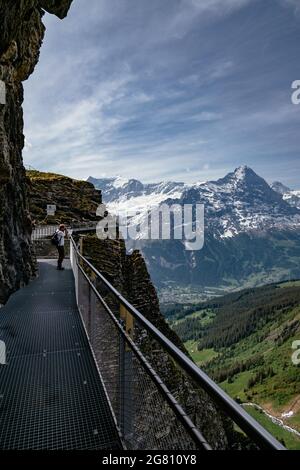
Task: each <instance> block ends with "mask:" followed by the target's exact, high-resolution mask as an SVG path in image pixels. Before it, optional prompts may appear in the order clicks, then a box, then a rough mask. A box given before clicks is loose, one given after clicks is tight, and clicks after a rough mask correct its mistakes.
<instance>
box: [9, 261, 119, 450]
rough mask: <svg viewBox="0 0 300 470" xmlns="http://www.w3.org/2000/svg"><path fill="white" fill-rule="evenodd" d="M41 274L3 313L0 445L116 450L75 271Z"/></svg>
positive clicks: (45, 267) (44, 268)
mask: <svg viewBox="0 0 300 470" xmlns="http://www.w3.org/2000/svg"><path fill="white" fill-rule="evenodd" d="M39 267H40V277H39V278H38V279H37V280H35V281H33V282H32V283H31V284H30V285H29V286H27V287H26V288H24V289H22V290H20V291H18V292H17V293H16V294H15V295H13V296H12V297H11V299H10V300H9V302H8V304H7V305H6V306H5V307H4V308H2V309H1V310H0V340H2V341H4V342H5V344H6V348H7V365H5V366H0V449H2V450H24V449H34V450H39V449H40V450H42V449H46V450H56V449H65V450H76V449H78V450H97V449H99V450H100V449H107V450H110V449H118V448H121V445H120V442H119V438H118V434H117V431H116V428H115V424H114V420H113V418H112V415H111V411H110V407H109V405H108V402H107V398H106V395H105V392H104V389H103V385H102V383H101V380H100V378H99V375H98V372H97V369H96V366H95V362H94V359H93V356H92V353H91V350H90V348H89V343H88V341H87V338H86V335H85V332H84V328H83V326H82V322H81V319H80V314H79V312H78V309H77V307H76V300H75V292H74V283H73V274H72V270H71V269H70V266H69V265H67V269H66V270H65V271H64V272H58V271H56V269H55V263H54V261H44V262H40V263H39Z"/></svg>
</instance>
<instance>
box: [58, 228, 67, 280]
mask: <svg viewBox="0 0 300 470" xmlns="http://www.w3.org/2000/svg"><path fill="white" fill-rule="evenodd" d="M67 236H68V231H67V229H66V227H65V225H64V224H61V225H60V226H59V229H58V230H57V231H56V237H57V243H58V244H57V251H58V261H57V269H58V270H59V271H63V270H64V269H65V268H63V266H62V264H63V261H64V259H65V237H67Z"/></svg>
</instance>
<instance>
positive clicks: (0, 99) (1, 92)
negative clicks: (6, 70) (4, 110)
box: [0, 80, 6, 104]
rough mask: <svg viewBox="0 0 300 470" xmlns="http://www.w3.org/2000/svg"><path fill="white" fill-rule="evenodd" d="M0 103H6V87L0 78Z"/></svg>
mask: <svg viewBox="0 0 300 470" xmlns="http://www.w3.org/2000/svg"><path fill="white" fill-rule="evenodd" d="M0 104H6V87H5V83H4V82H3V81H2V80H0Z"/></svg>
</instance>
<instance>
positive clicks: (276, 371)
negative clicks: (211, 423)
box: [165, 281, 300, 449]
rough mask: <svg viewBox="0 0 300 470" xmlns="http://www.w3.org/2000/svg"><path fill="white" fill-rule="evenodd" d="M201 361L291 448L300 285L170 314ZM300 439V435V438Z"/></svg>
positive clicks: (297, 406)
mask: <svg viewBox="0 0 300 470" xmlns="http://www.w3.org/2000/svg"><path fill="white" fill-rule="evenodd" d="M165 314H166V316H167V317H168V319H169V321H170V323H171V324H172V326H173V328H174V329H175V331H176V332H177V333H178V334H179V336H181V338H182V339H183V340H184V342H185V344H186V346H187V348H188V349H189V351H190V353H191V354H192V356H193V358H194V359H195V361H196V362H197V363H198V365H199V366H200V367H202V368H203V369H204V370H205V371H206V372H207V373H208V374H209V375H210V376H211V377H212V378H214V379H215V380H216V381H217V382H218V383H220V384H221V386H222V387H223V388H224V389H225V390H226V391H227V392H228V393H229V394H230V395H231V396H232V397H234V398H235V399H236V400H237V401H238V402H240V403H242V404H245V403H247V405H245V407H246V409H247V411H249V412H251V414H253V415H254V416H255V417H256V418H257V419H259V420H260V421H261V422H262V423H263V424H264V425H265V426H267V427H269V430H270V431H271V432H273V433H274V434H275V435H276V437H277V438H279V439H281V440H284V442H285V444H286V445H287V446H288V447H289V448H299V449H300V439H299V437H298V436H297V434H295V433H292V432H288V431H287V430H285V429H284V428H283V427H282V426H281V425H280V426H278V425H276V424H274V423H272V422H271V421H270V419H269V418H268V417H267V416H266V415H265V414H264V413H263V411H262V410H260V411H259V410H258V407H256V408H254V407H253V406H250V405H249V404H255V405H259V406H260V407H262V408H263V410H264V411H265V412H266V413H268V414H269V415H271V416H273V417H275V418H277V419H279V420H281V422H282V425H283V426H284V425H285V426H289V427H291V428H293V429H294V430H295V431H298V432H300V366H297V365H295V364H294V363H293V362H292V354H293V352H294V351H293V349H292V345H293V342H294V341H297V340H300V282H299V281H291V282H286V283H281V284H273V285H269V286H266V287H261V288H257V289H248V290H244V291H240V292H237V293H234V294H229V295H227V296H224V297H220V298H217V299H213V300H211V301H209V302H206V303H202V304H199V305H196V306H192V307H186V308H185V309H183V308H182V307H181V310H180V308H179V306H178V305H177V306H173V307H172V309H169V310H168V311H167V312H165ZM299 436H300V434H299Z"/></svg>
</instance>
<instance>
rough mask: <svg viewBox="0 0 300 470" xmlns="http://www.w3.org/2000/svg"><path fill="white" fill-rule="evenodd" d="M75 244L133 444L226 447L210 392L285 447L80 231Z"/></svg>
mask: <svg viewBox="0 0 300 470" xmlns="http://www.w3.org/2000/svg"><path fill="white" fill-rule="evenodd" d="M70 245H71V252H70V257H71V265H72V269H73V272H74V277H75V288H76V298H77V303H78V307H79V310H80V313H81V316H82V319H83V322H84V325H85V328H86V332H87V335H88V338H89V341H90V344H91V347H92V350H93V353H94V357H95V360H96V363H97V366H98V370H99V372H100V376H101V379H102V381H103V383H104V386H105V389H106V392H107V397H108V400H109V402H110V405H111V408H112V412H113V415H114V417H115V420H116V424H117V426H118V428H119V431H120V434H121V437H122V439H123V442H124V444H125V446H126V447H127V448H128V449H146V450H149V449H152V450H156V449H158V450H159V449H161V450H176V449H178V450H185V449H201V450H210V449H212V448H218V447H219V448H224V447H226V442H225V441H224V440H223V441H222V438H221V436H220V441H222V442H221V443H218V442H216V441H215V436H214V438H213V439H214V442H211V441H210V439H209V437H211V433H210V432H209V429H212V428H214V422H215V423H216V426H217V425H218V424H217V423H218V417H217V416H218V415H217V412H216V410H215V409H214V408H213V407H211V409H210V413H204V411H203V410H204V409H207V408H209V406H210V405H209V400H206V395H205V393H204V392H206V393H207V394H208V395H209V397H210V399H211V400H212V401H213V402H214V403H215V404H216V406H217V407H218V409H219V410H220V411H221V412H222V413H224V414H225V415H227V416H228V417H230V418H231V419H232V420H233V421H234V423H236V424H237V425H238V426H239V427H240V428H241V430H242V431H243V432H244V433H245V434H246V435H247V436H249V438H250V439H251V440H252V441H253V442H254V443H255V444H256V445H257V446H258V447H259V448H262V449H268V450H285V448H284V447H283V446H282V445H281V444H280V443H279V442H278V441H277V440H276V439H275V438H274V437H273V436H271V435H270V434H269V433H268V432H267V431H266V430H265V429H264V428H263V427H262V426H260V425H259V423H257V422H256V421H255V420H254V419H253V418H252V417H251V416H250V415H248V414H247V413H246V411H245V410H243V408H242V407H241V406H240V405H238V404H237V403H236V402H235V401H234V400H233V399H231V398H230V397H229V396H228V395H227V394H226V393H225V392H224V391H223V390H222V389H221V388H220V387H219V386H218V385H217V384H216V383H215V382H213V381H212V380H211V379H210V378H209V377H208V376H207V375H206V374H205V373H204V372H203V371H201V370H200V369H199V368H198V367H197V366H196V365H195V364H194V363H193V362H192V361H191V360H190V359H189V358H188V357H187V356H186V355H185V354H184V353H183V352H182V351H180V350H179V349H178V348H177V347H176V346H175V345H174V344H173V343H172V342H171V341H170V340H168V338H166V337H165V336H164V335H163V334H162V333H161V332H160V331H159V330H158V329H157V328H156V327H155V326H154V325H153V324H152V323H151V322H149V321H148V320H147V319H146V318H145V317H144V316H143V315H142V314H141V313H140V312H139V311H138V310H136V309H135V308H134V307H133V306H132V305H131V304H130V303H129V302H128V301H127V300H126V299H125V298H124V297H123V296H122V295H121V294H120V293H119V292H118V291H117V290H116V289H115V288H114V287H113V286H112V285H111V284H110V283H109V282H108V281H107V280H106V279H105V278H104V276H103V275H102V274H101V273H100V272H98V271H97V269H95V267H94V266H93V265H92V264H91V263H90V262H89V261H88V260H87V259H86V258H84V257H83V256H82V255H81V254H80V252H79V250H78V248H77V246H76V243H75V241H74V239H73V238H72V237H71V244H70ZM203 391H204V392H203ZM191 397H192V398H191ZM207 414H209V416H207ZM208 419H209V421H207V420H208ZM200 429H201V431H200ZM203 434H204V435H203ZM204 436H205V437H204Z"/></svg>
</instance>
